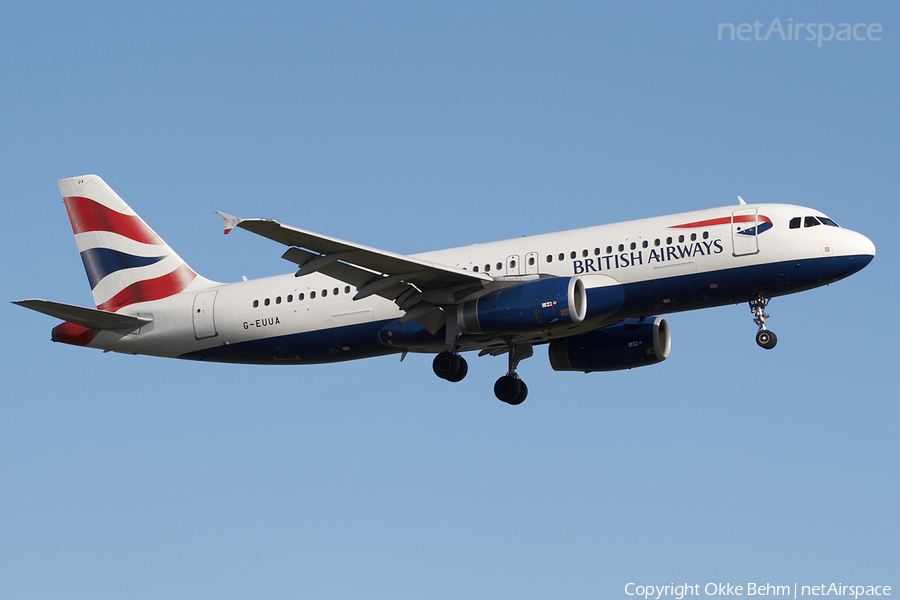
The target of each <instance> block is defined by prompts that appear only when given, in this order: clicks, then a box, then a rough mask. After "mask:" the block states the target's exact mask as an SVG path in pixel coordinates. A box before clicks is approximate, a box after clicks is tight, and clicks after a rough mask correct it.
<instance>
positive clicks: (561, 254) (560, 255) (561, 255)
mask: <svg viewBox="0 0 900 600" xmlns="http://www.w3.org/2000/svg"><path fill="white" fill-rule="evenodd" d="M564 260H566V255H565V254H563V253H562V252H560V253H559V261H560V262H562V261H564Z"/></svg>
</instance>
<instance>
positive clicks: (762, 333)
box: [750, 296, 778, 350]
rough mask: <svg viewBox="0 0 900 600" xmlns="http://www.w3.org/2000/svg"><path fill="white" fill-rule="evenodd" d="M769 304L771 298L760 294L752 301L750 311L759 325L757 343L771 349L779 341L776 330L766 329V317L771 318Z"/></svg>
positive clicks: (761, 346)
mask: <svg viewBox="0 0 900 600" xmlns="http://www.w3.org/2000/svg"><path fill="white" fill-rule="evenodd" d="M768 304H769V298H766V297H764V296H759V297H758V298H755V299H753V300H751V301H750V312H752V313H753V322H754V323H756V325H757V327H759V331H757V332H756V343H757V344H759V347H760V348H765V349H766V350H771V349H772V348H774V347H775V344H777V343H778V337H777V336H776V335H775V333H774V332H772V331H769V330H768V329H766V319H768V318H769V315H767V314H766V306H767V305H768Z"/></svg>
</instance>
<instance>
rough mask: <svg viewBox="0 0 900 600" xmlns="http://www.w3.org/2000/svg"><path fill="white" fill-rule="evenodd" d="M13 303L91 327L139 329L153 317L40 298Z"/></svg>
mask: <svg viewBox="0 0 900 600" xmlns="http://www.w3.org/2000/svg"><path fill="white" fill-rule="evenodd" d="M13 304H18V305H19V306H24V307H25V308H30V309H31V310H35V311H37V312H39V313H43V314H45V315H50V316H51V317H56V318H57V319H62V320H63V321H68V322H69V323H75V324H76V325H81V326H82V327H87V328H89V329H95V328H96V329H137V328H138V327H140V326H141V325H145V324H147V323H149V322H150V321H151V319H145V318H143V317H133V316H131V315H120V314H117V313H114V312H109V311H105V310H97V309H96V308H85V307H83V306H75V305H73V304H63V303H62V302H52V301H50V300H40V299H38V298H31V299H28V300H16V301H14V302H13Z"/></svg>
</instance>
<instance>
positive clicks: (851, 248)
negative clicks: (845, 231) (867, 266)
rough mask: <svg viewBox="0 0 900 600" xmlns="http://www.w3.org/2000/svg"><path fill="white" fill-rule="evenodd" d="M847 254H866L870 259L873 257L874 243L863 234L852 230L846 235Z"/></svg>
mask: <svg viewBox="0 0 900 600" xmlns="http://www.w3.org/2000/svg"><path fill="white" fill-rule="evenodd" d="M847 254H850V255H852V256H868V257H869V260H872V258H874V257H875V244H873V243H872V240H870V239H869V238H867V237H866V236H864V235H863V234H861V233H856V232H855V231H852V232H850V235H849V236H848V237H847Z"/></svg>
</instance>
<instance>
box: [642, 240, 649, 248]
mask: <svg viewBox="0 0 900 600" xmlns="http://www.w3.org/2000/svg"><path fill="white" fill-rule="evenodd" d="M649 245H650V244H649V242H647V240H644V241H643V242H642V243H641V248H646V247H647V246H649Z"/></svg>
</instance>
